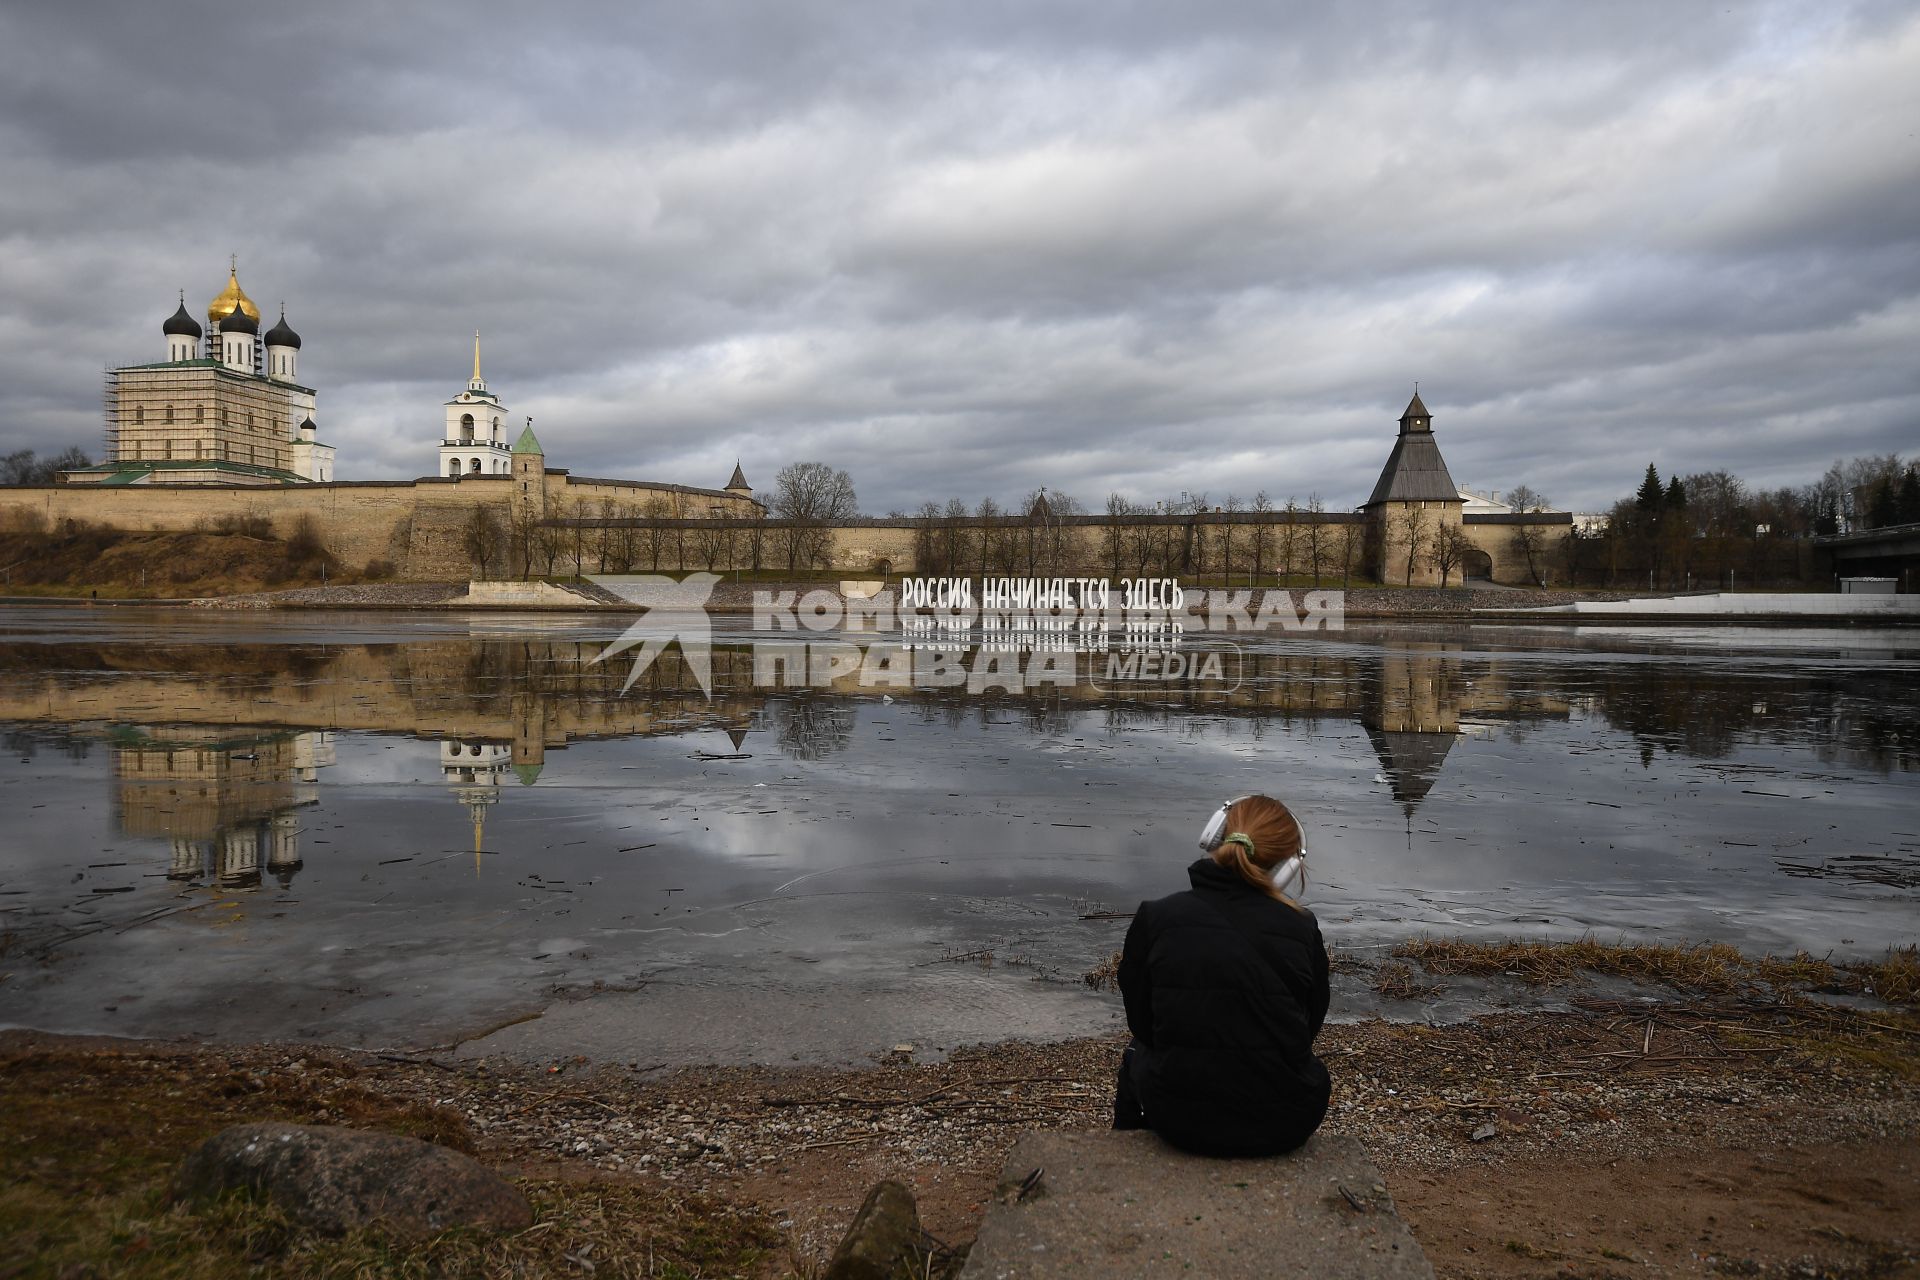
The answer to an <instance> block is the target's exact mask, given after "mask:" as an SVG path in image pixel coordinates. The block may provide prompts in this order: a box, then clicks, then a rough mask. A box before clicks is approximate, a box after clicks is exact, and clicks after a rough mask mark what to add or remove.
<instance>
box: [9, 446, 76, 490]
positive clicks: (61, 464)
mask: <svg viewBox="0 0 1920 1280" xmlns="http://www.w3.org/2000/svg"><path fill="white" fill-rule="evenodd" d="M91 465H93V462H92V459H90V458H88V457H87V451H86V450H85V449H81V448H78V447H69V448H66V449H63V450H61V451H60V452H59V453H56V454H54V455H53V456H52V457H51V458H39V457H36V456H35V455H34V452H33V450H31V449H16V450H15V451H14V452H12V453H9V454H6V455H4V456H0V484H52V483H53V482H54V479H55V478H56V477H57V476H59V474H60V473H61V472H62V471H77V470H79V469H80V468H81V467H86V466H91Z"/></svg>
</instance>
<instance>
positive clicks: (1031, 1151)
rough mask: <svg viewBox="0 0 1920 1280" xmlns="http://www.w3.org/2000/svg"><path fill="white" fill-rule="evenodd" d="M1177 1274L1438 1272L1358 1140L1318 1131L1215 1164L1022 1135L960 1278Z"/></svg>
mask: <svg viewBox="0 0 1920 1280" xmlns="http://www.w3.org/2000/svg"><path fill="white" fill-rule="evenodd" d="M1036 1170H1038V1171H1039V1172H1038V1176H1035V1171H1036ZM1170 1275H1188V1276H1209V1277H1213V1280H1234V1278H1236V1277H1249V1278H1252V1277H1259V1278H1260V1280H1268V1278H1269V1277H1275V1276H1302V1277H1312V1280H1433V1269H1432V1268H1431V1267H1429V1266H1428V1265H1427V1260H1426V1256H1425V1255H1424V1254H1422V1253H1421V1252H1420V1246H1419V1245H1418V1244H1416V1243H1415V1242H1414V1239H1413V1235H1412V1233H1411V1232H1409V1231H1408V1230H1407V1225H1406V1223H1405V1222H1403V1221H1402V1220H1401V1218H1400V1215H1399V1214H1398V1213H1397V1212H1396V1211H1395V1209H1394V1206H1393V1199H1392V1197H1391V1196H1389V1195H1388V1194H1387V1188H1386V1184H1385V1183H1384V1182H1382V1181H1381V1180H1380V1172H1379V1170H1377V1169H1376V1168H1374V1165H1373V1161H1371V1160H1369V1159H1368V1158H1367V1153H1366V1152H1365V1151H1363V1150H1362V1149H1361V1147H1360V1144H1359V1143H1358V1142H1355V1141H1354V1140H1353V1139H1352V1138H1346V1137H1339V1136H1335V1135H1330V1134H1324V1133H1322V1134H1318V1135H1316V1136H1315V1137H1314V1138H1312V1139H1311V1140H1310V1141H1309V1142H1308V1143H1307V1145H1306V1146H1304V1147H1302V1148H1301V1149H1300V1150H1298V1151H1296V1152H1294V1153H1293V1154H1291V1155H1284V1156H1275V1157H1273V1158H1272V1159H1266V1160H1215V1159H1209V1158H1208V1157H1206V1156H1196V1155H1189V1154H1187V1153H1185V1152H1182V1151H1176V1150H1174V1149H1173V1148H1172V1147H1169V1146H1168V1145H1167V1144H1166V1143H1164V1142H1162V1141H1161V1140H1160V1138H1159V1137H1158V1136H1157V1135H1155V1134H1153V1133H1150V1132H1147V1131H1146V1130H1139V1129H1136V1130H1128V1131H1125V1132H1119V1133H1115V1132H1111V1131H1106V1132H1098V1133H1029V1134H1026V1135H1024V1136H1023V1137H1022V1138H1021V1139H1020V1141H1019V1142H1018V1143H1016V1144H1015V1146H1014V1149H1013V1154H1012V1156H1011V1157H1009V1158H1008V1160H1007V1163H1006V1165H1005V1166H1004V1168H1003V1172H1002V1180H1001V1184H1000V1194H999V1197H998V1199H997V1200H996V1202H995V1203H994V1204H993V1205H991V1206H990V1207H989V1208H988V1210H987V1217H986V1221H985V1222H983V1223H982V1224H981V1226H980V1235H979V1238H978V1239H976V1240H975V1241H974V1242H973V1249H972V1251H971V1252H970V1253H968V1255H967V1265H966V1269H965V1270H964V1271H962V1272H961V1273H960V1276H961V1280H1125V1278H1127V1277H1157V1276H1170Z"/></svg>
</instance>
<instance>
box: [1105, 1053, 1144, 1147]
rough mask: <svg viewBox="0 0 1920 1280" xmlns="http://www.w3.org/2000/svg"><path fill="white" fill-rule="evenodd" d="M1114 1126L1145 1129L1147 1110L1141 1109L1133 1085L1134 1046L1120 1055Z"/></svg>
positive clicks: (1115, 1094)
mask: <svg viewBox="0 0 1920 1280" xmlns="http://www.w3.org/2000/svg"><path fill="white" fill-rule="evenodd" d="M1113 1127H1114V1128H1116V1129H1145V1128H1147V1127H1148V1125H1147V1115H1146V1112H1144V1111H1142V1110H1141V1109H1140V1095H1139V1093H1137V1092H1136V1091H1135V1090H1134V1087H1133V1046H1132V1045H1128V1046H1127V1048H1126V1051H1125V1052H1124V1053H1122V1054H1121V1055H1120V1078H1119V1079H1118V1080H1116V1081H1114V1085H1113Z"/></svg>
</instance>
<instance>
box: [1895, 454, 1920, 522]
mask: <svg viewBox="0 0 1920 1280" xmlns="http://www.w3.org/2000/svg"><path fill="white" fill-rule="evenodd" d="M1897 519H1898V520H1899V522H1900V523H1901V524H1920V464H1910V465H1909V466H1908V467H1907V474H1906V475H1905V476H1903V477H1902V478H1901V480H1900V501H1899V504H1898V514H1897Z"/></svg>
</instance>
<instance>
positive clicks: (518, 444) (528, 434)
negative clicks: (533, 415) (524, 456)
mask: <svg viewBox="0 0 1920 1280" xmlns="http://www.w3.org/2000/svg"><path fill="white" fill-rule="evenodd" d="M513 451H514V452H515V453H536V454H539V455H540V456H541V457H543V458H544V457H546V456H547V451H546V450H545V449H542V448H541V447H540V438H539V437H538V436H536V435H534V434H533V424H532V423H531V422H529V423H528V424H527V429H526V430H525V431H522V432H521V433H520V438H519V439H518V440H515V441H514V442H513Z"/></svg>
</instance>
